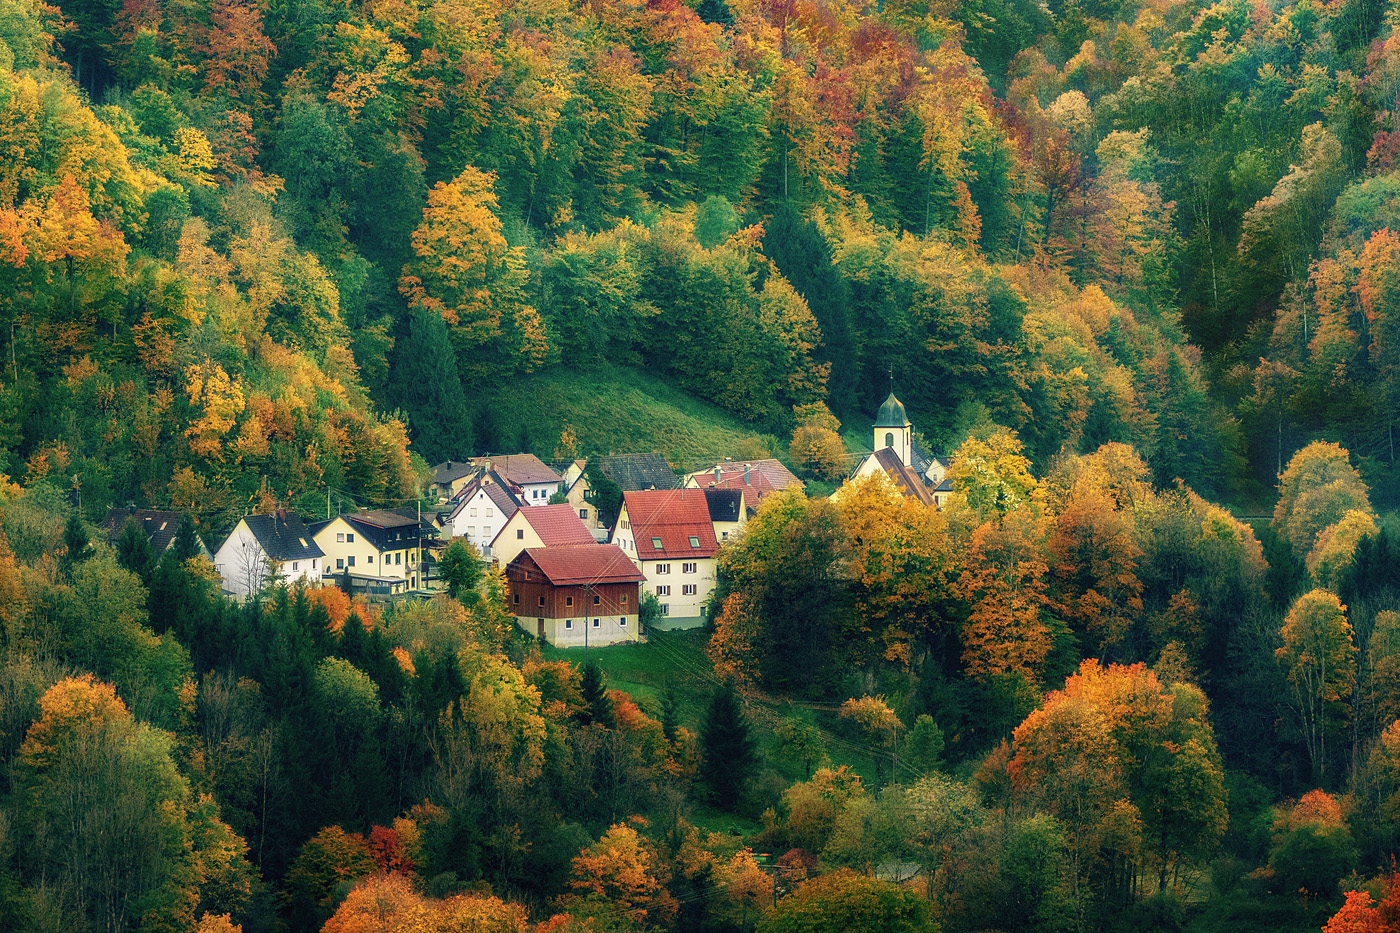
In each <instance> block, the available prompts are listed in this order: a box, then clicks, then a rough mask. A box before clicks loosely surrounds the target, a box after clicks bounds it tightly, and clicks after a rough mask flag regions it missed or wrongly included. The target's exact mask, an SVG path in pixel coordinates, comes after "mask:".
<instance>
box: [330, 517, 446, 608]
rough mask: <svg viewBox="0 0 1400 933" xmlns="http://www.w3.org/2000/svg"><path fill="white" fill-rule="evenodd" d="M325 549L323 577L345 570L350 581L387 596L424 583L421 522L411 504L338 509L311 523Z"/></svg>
mask: <svg viewBox="0 0 1400 933" xmlns="http://www.w3.org/2000/svg"><path fill="white" fill-rule="evenodd" d="M311 527H312V529H313V534H314V536H315V539H316V544H317V546H319V547H320V548H321V550H322V552H323V553H324V554H325V558H324V562H323V564H322V566H323V567H324V568H325V570H324V572H325V579H326V582H327V583H334V582H338V581H339V580H340V578H341V577H342V576H343V575H344V574H345V573H346V571H349V574H350V581H351V586H352V588H353V589H355V590H356V591H363V592H365V593H368V594H370V595H376V596H391V595H394V594H396V593H405V592H409V591H412V590H419V589H425V588H426V586H427V581H426V579H425V573H424V566H423V548H424V547H426V542H425V541H424V538H426V537H429V532H428V531H427V529H426V526H425V525H424V524H423V523H422V522H420V521H419V519H418V515H417V512H416V510H414V509H374V510H371V511H368V512H356V513H354V514H352V515H340V516H337V517H335V518H332V519H330V520H329V521H325V522H317V523H316V524H314V525H313V526H311Z"/></svg>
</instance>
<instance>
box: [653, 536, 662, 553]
mask: <svg viewBox="0 0 1400 933" xmlns="http://www.w3.org/2000/svg"><path fill="white" fill-rule="evenodd" d="M651 549H652V550H653V551H659V550H661V539H660V538H652V539H651Z"/></svg>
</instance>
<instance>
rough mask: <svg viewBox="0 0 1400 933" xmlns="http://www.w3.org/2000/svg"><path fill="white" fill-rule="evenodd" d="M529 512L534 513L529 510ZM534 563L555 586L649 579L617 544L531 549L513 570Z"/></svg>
mask: <svg viewBox="0 0 1400 933" xmlns="http://www.w3.org/2000/svg"><path fill="white" fill-rule="evenodd" d="M526 511H533V510H529V509H527V510H526ZM529 563H533V564H534V565H535V566H536V567H538V568H539V569H540V573H542V574H544V576H545V579H546V580H548V581H549V582H550V583H553V584H554V585H555V586H584V585H592V584H598V583H641V582H643V581H644V580H645V579H646V577H644V576H643V575H642V572H641V571H640V570H638V569H637V565H636V564H634V563H632V559H631V558H629V557H628V556H627V554H626V552H624V551H623V550H622V548H620V547H618V546H617V545H616V544H598V543H597V542H594V543H592V544H573V545H569V546H566V547H532V548H528V549H527V550H524V551H521V552H520V553H519V554H518V555H517V556H516V558H515V560H513V561H511V562H510V566H511V567H512V568H518V567H520V566H521V565H522V564H529Z"/></svg>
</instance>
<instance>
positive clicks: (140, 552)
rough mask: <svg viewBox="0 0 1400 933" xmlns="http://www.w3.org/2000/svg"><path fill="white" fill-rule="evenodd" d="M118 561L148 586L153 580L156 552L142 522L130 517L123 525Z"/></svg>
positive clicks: (118, 541)
mask: <svg viewBox="0 0 1400 933" xmlns="http://www.w3.org/2000/svg"><path fill="white" fill-rule="evenodd" d="M117 563H118V564H121V566H122V568H123V569H125V570H129V571H131V572H132V573H134V574H136V575H137V576H138V577H140V578H141V581H142V582H143V583H145V584H146V585H147V586H149V585H150V582H151V571H153V570H155V566H156V554H155V551H154V550H153V549H152V548H151V539H150V538H148V537H146V532H144V531H142V530H141V523H140V522H138V521H137V520H136V519H134V518H128V519H127V520H126V524H125V525H123V526H122V533H121V537H120V538H118V539H117Z"/></svg>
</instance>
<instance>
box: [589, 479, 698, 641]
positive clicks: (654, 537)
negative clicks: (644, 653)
mask: <svg viewBox="0 0 1400 933" xmlns="http://www.w3.org/2000/svg"><path fill="white" fill-rule="evenodd" d="M613 543H614V544H616V545H618V546H619V547H621V548H622V550H623V551H624V552H626V554H627V556H628V557H630V558H631V559H632V561H633V563H635V564H636V565H637V567H638V569H640V570H641V571H642V573H643V574H644V575H645V576H646V585H647V590H648V592H651V593H653V594H655V596H656V599H657V601H658V602H659V603H660V604H661V619H660V620H659V621H658V623H657V627H658V628H668V629H680V628H695V627H697V626H700V625H702V624H704V621H705V601H706V600H707V599H709V597H710V593H711V591H712V590H713V589H714V586H715V554H716V553H717V552H718V551H719V544H718V540H717V536H716V535H715V527H714V523H713V522H711V520H710V505H709V501H708V500H707V498H706V496H705V492H704V491H702V490H699V489H657V490H638V491H636V492H628V493H623V496H622V512H621V513H620V514H619V515H618V518H617V528H616V529H615V530H614V531H613Z"/></svg>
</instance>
